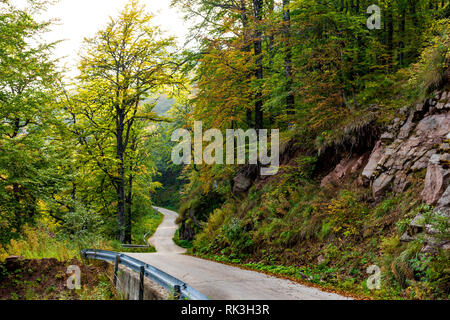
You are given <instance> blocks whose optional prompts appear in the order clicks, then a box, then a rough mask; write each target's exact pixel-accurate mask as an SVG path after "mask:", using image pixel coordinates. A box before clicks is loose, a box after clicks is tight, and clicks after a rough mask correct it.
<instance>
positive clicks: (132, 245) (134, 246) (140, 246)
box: [122, 231, 152, 249]
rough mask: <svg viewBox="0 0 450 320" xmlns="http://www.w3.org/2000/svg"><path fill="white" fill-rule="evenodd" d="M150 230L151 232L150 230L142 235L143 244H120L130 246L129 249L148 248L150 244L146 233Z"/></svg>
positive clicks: (125, 246)
mask: <svg viewBox="0 0 450 320" xmlns="http://www.w3.org/2000/svg"><path fill="white" fill-rule="evenodd" d="M150 232H152V231H149V232H147V233H146V234H145V235H144V238H143V240H144V243H145V244H122V247H124V248H131V249H133V248H149V247H150V244H149V243H148V241H147V239H148V235H149V234H150Z"/></svg>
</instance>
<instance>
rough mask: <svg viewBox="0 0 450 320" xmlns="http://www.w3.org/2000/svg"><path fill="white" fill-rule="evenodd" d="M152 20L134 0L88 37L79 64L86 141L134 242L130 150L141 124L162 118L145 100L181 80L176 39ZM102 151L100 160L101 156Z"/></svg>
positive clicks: (126, 237)
mask: <svg viewBox="0 0 450 320" xmlns="http://www.w3.org/2000/svg"><path fill="white" fill-rule="evenodd" d="M151 18H152V17H151V15H149V14H147V13H145V9H144V7H142V6H140V5H139V4H138V2H137V1H132V2H131V3H130V4H128V5H127V6H126V7H125V9H124V10H123V11H122V12H121V13H120V15H119V17H118V18H111V20H110V22H109V23H108V25H107V26H106V28H105V29H103V30H101V31H99V32H98V33H97V35H96V36H95V37H93V38H92V39H86V41H85V51H84V54H83V55H82V60H81V62H80V67H79V69H80V72H81V75H80V77H79V79H78V81H79V88H78V95H77V96H76V99H77V102H78V103H77V110H76V111H75V112H74V113H75V114H77V116H78V117H81V118H82V121H83V122H84V125H85V126H88V127H91V128H90V129H88V131H91V132H90V134H89V135H84V137H83V140H82V143H83V144H84V145H85V148H87V150H91V155H92V156H91V158H92V159H93V160H94V161H96V162H97V165H98V167H99V168H100V169H101V170H102V171H103V173H104V174H105V175H106V176H107V177H108V179H109V180H110V183H111V184H112V186H113V187H114V189H115V192H116V201H117V218H118V233H117V238H118V239H119V240H120V241H122V242H129V241H131V235H130V232H126V230H127V221H128V224H129V223H130V221H131V219H130V218H128V219H127V216H126V203H127V202H128V204H129V205H130V202H131V196H130V194H132V186H133V184H132V181H133V176H132V175H133V173H132V171H133V170H129V169H130V168H133V166H134V165H133V164H132V163H131V161H132V157H131V156H130V152H131V151H135V149H136V143H137V140H138V137H139V136H140V135H141V133H140V132H139V131H140V130H143V126H142V125H141V126H140V130H139V129H138V123H139V122H140V121H142V120H143V121H153V120H160V119H158V117H157V116H156V115H155V114H154V113H153V112H151V108H149V106H148V105H146V104H145V103H144V100H145V99H146V98H148V97H150V96H151V95H154V94H157V92H160V91H161V89H162V88H167V87H169V86H175V85H177V84H179V83H180V80H179V79H178V78H177V77H176V76H175V69H176V64H175V63H174V61H175V59H174V58H173V52H174V50H173V48H174V41H173V39H171V38H164V37H162V35H161V33H160V32H159V30H158V28H157V27H154V26H152V25H151ZM98 152H100V154H101V156H102V158H101V161H99V159H98V158H96V157H98ZM127 187H128V188H129V192H128V193H129V194H128V196H127ZM128 230H129V228H128Z"/></svg>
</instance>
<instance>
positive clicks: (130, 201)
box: [124, 167, 134, 244]
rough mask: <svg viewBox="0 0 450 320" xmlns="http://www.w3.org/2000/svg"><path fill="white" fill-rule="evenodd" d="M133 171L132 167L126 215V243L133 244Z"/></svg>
mask: <svg viewBox="0 0 450 320" xmlns="http://www.w3.org/2000/svg"><path fill="white" fill-rule="evenodd" d="M132 170H133V168H132V167H130V176H129V177H128V195H127V198H126V207H127V215H126V228H125V242H124V243H130V244H131V240H132V239H131V227H132V222H131V219H132V209H133V178H134V176H133V174H132V173H131V172H132Z"/></svg>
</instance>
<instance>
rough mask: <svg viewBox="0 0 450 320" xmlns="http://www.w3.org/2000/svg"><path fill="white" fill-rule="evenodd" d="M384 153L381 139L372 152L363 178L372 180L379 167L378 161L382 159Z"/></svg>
mask: <svg viewBox="0 0 450 320" xmlns="http://www.w3.org/2000/svg"><path fill="white" fill-rule="evenodd" d="M383 155H384V145H383V143H382V142H381V141H378V142H377V143H376V144H375V147H374V149H373V151H372V154H371V155H370V158H369V162H368V163H367V165H366V167H365V168H364V170H363V172H362V176H363V178H365V179H367V180H370V179H371V178H372V177H373V175H374V174H375V171H376V169H377V166H378V162H379V161H380V160H381V158H382V157H383Z"/></svg>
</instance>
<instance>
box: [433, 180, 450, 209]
mask: <svg viewBox="0 0 450 320" xmlns="http://www.w3.org/2000/svg"><path fill="white" fill-rule="evenodd" d="M436 212H441V213H442V214H444V215H447V216H450V185H449V186H448V187H447V189H446V190H445V192H444V193H443V194H442V197H441V198H440V199H439V201H438V203H437V207H436Z"/></svg>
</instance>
